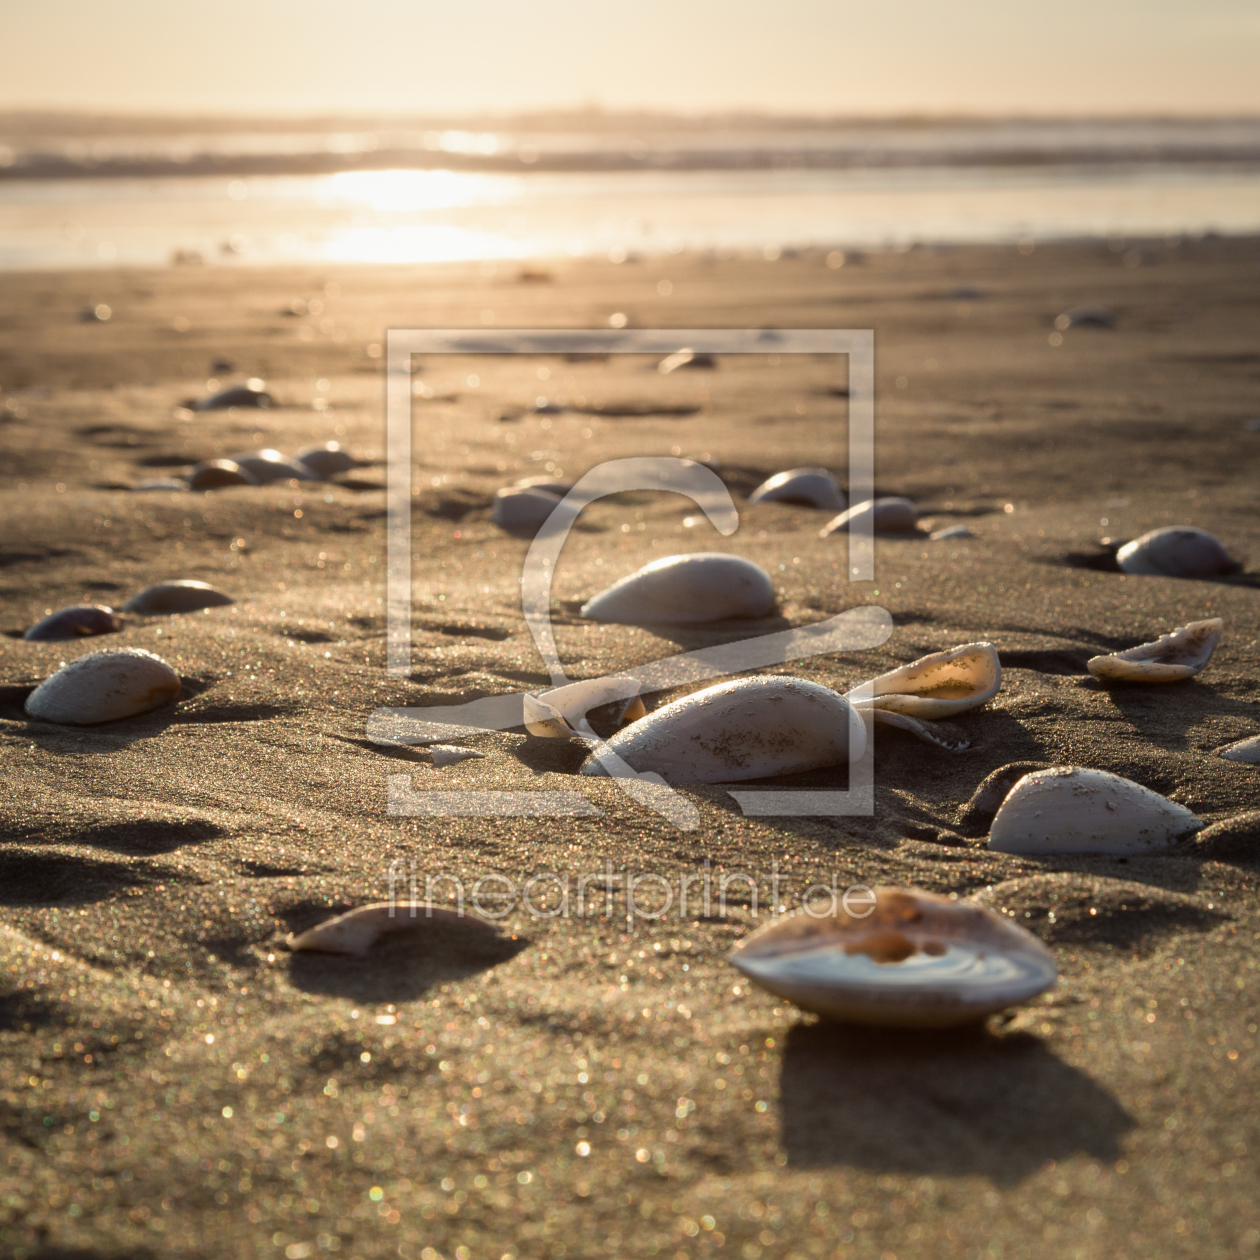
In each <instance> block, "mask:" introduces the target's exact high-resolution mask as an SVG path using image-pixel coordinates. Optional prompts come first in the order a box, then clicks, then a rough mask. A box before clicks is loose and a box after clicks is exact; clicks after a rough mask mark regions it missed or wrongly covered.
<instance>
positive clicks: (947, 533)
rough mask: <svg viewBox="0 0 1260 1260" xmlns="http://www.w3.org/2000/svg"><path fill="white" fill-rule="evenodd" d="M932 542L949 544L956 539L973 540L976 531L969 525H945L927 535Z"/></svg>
mask: <svg viewBox="0 0 1260 1260" xmlns="http://www.w3.org/2000/svg"><path fill="white" fill-rule="evenodd" d="M928 537H929V538H930V539H931V540H932V541H933V542H950V541H952V540H953V539H956V538H975V537H976V531H975V530H974V529H972V528H971V526H970V525H947V526H946V527H945V528H944V529H938V530H934V531H933V532H932V533H930V534H929V535H928Z"/></svg>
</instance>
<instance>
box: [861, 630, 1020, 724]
mask: <svg viewBox="0 0 1260 1260" xmlns="http://www.w3.org/2000/svg"><path fill="white" fill-rule="evenodd" d="M1001 685H1002V665H1001V662H1000V661H999V660H998V653H997V648H995V647H994V646H993V644H992V643H964V644H963V645H962V646H961V647H956V648H950V649H949V650H948V651H946V652H933V653H932V654H931V655H929V656H922V657H920V658H919V659H918V660H917V661H911V662H910V664H909V665H902V666H899V667H898V668H897V669H890V670H889V671H888V673H886V674H880V675H879V677H878V678H872V679H871V680H870V681H869V682H865V683H863V684H862V685H861V687H860V688H856V689H855V690H854V691H851V692H849V693H848V695H846V696H845V699H846V700H848V701H849V703H850V704H852V705H853V706H854V707H855V708H858V709H882V710H886V711H888V712H890V713H904V714H906V715H907V716H908V717H917V718H926V719H927V720H928V721H936V720H939V719H940V718H946V717H953V716H954V715H955V714H957V713H965V712H966V711H967V710H968V709H976V708H979V706H980V705H982V704H984V703H985V702H986V701H989V700H992V699H993V697H994V696H996V695H997V693H998V688H999V687H1000V686H1001ZM868 691H869V693H870V695H869V699H868V698H866V697H865V696H864V695H863V694H862V693H866V692H868Z"/></svg>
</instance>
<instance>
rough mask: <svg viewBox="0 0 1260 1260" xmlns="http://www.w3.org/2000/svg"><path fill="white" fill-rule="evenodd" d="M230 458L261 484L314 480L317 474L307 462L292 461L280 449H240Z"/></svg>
mask: <svg viewBox="0 0 1260 1260" xmlns="http://www.w3.org/2000/svg"><path fill="white" fill-rule="evenodd" d="M228 458H229V459H230V460H231V461H232V462H233V463H235V464H236V465H237V466H238V467H240V468H242V469H244V470H245V472H247V473H249V474H250V476H251V477H254V478H256V479H257V481H258V482H259V484H260V485H264V486H265V485H267V484H268V483H269V482H272V481H314V480H315V474H314V473H313V472H312V471H311V470H310V469H309V468H307V466H306V465H305V464H300V463H290V462H289V461H288V460H286V459H285V457H284V456H283V455H281V454H280V452H279V451H274V450H271V449H267V450H261V451H238V452H237V453H236V454H235V455H229V456H228Z"/></svg>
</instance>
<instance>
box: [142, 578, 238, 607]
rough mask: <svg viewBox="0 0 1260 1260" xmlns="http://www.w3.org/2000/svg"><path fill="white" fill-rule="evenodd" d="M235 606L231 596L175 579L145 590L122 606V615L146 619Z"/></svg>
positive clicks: (190, 580) (209, 587)
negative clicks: (141, 616) (145, 616)
mask: <svg viewBox="0 0 1260 1260" xmlns="http://www.w3.org/2000/svg"><path fill="white" fill-rule="evenodd" d="M235 602H236V601H235V600H234V599H233V598H232V597H231V596H230V595H225V594H224V593H223V592H222V591H216V590H215V589H214V587H213V586H210V585H209V584H208V583H206V582H196V581H193V580H192V579H190V578H175V579H172V580H171V581H169V582H158V583H157V584H156V585H154V586H146V587H145V588H144V590H142V591H141V592H140V593H139V594H138V595H133V596H132V597H131V598H130V599H129V600H128V601H127V602H126V603H125V604H124V605H123V612H134V613H145V614H149V615H152V614H155V613H186V612H197V611H198V610H199V609H202V608H220V607H222V606H223V605H224V604H233V603H235Z"/></svg>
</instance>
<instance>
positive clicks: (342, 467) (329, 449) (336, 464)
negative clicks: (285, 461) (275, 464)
mask: <svg viewBox="0 0 1260 1260" xmlns="http://www.w3.org/2000/svg"><path fill="white" fill-rule="evenodd" d="M293 459H294V462H295V463H298V464H301V465H302V467H303V468H305V469H306V470H307V471H308V472H309V473H310V474H311V475H312V476H314V477H317V478H319V479H320V480H321V481H327V480H328V478H329V477H335V476H336V475H337V474H338V473H343V472H349V471H350V469H352V468H353V467H354V456H353V455H351V454H350V452H349V451H343V450H342V449H341V444H340V443H339V442H325V443H324V444H323V446H308V447H307V448H306V449H305V450H304V451H298V453H297V454H296V455H295V456H294V457H293Z"/></svg>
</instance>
